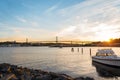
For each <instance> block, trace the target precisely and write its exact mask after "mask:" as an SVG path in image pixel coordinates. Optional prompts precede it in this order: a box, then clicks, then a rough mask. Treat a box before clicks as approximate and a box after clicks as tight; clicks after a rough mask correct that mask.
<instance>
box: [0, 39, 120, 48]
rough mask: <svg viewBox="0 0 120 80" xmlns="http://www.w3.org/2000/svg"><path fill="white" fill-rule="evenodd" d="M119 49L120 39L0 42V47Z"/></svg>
mask: <svg viewBox="0 0 120 80" xmlns="http://www.w3.org/2000/svg"><path fill="white" fill-rule="evenodd" d="M30 46H35V47H37V46H38V47H44V46H48V47H120V38H118V39H110V41H103V42H102V41H94V42H93V41H43V42H42V41H41V42H28V41H26V42H16V41H6V42H0V47H30Z"/></svg>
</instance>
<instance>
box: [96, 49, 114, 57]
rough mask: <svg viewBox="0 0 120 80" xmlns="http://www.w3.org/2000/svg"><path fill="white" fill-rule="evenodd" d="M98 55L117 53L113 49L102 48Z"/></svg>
mask: <svg viewBox="0 0 120 80" xmlns="http://www.w3.org/2000/svg"><path fill="white" fill-rule="evenodd" d="M96 56H115V53H114V51H113V50H112V49H101V50H98V52H97V53H96Z"/></svg>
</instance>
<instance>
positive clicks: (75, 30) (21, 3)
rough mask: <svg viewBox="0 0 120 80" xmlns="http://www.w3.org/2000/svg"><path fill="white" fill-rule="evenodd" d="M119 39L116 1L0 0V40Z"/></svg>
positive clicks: (119, 9) (119, 7) (119, 13)
mask: <svg viewBox="0 0 120 80" xmlns="http://www.w3.org/2000/svg"><path fill="white" fill-rule="evenodd" d="M56 36H58V39H59V40H84V41H105V40H109V39H110V38H120V0H0V41H14V40H16V41H25V40H26V38H28V40H29V41H43V40H55V37H56Z"/></svg>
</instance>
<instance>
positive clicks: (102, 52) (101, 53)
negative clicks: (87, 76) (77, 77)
mask: <svg viewBox="0 0 120 80" xmlns="http://www.w3.org/2000/svg"><path fill="white" fill-rule="evenodd" d="M92 61H95V62H98V63H101V64H105V65H108V66H113V67H118V68H120V57H118V56H117V55H116V54H115V53H114V51H113V50H112V49H99V50H98V51H97V53H96V55H95V56H93V57H92Z"/></svg>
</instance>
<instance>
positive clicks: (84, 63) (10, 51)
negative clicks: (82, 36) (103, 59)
mask: <svg viewBox="0 0 120 80" xmlns="http://www.w3.org/2000/svg"><path fill="white" fill-rule="evenodd" d="M100 48H102V47H91V49H92V55H95V53H96V51H97V49H100ZM105 48H106V47H105ZM111 48H112V47H111ZM77 49H78V48H77V47H75V48H74V52H71V48H70V47H69V48H48V47H1V48H0V62H1V63H3V62H7V63H12V64H17V65H22V66H25V67H29V68H37V69H42V70H48V71H52V72H57V73H65V74H68V75H70V76H72V77H78V76H90V77H94V78H95V79H96V80H115V79H118V80H119V79H120V77H117V76H118V75H117V76H116V75H113V73H114V72H116V71H118V72H119V70H116V71H115V70H114V71H113V72H112V71H110V74H111V73H112V76H109V75H108V74H109V73H106V72H105V70H106V69H109V68H106V67H105V66H102V65H99V64H96V63H94V64H95V65H92V60H91V56H90V52H89V49H90V47H83V54H82V52H81V47H79V52H78V50H77ZM112 49H113V50H114V51H115V53H116V54H117V55H118V56H120V48H119V47H113V48H112ZM100 66H101V67H100ZM104 68H105V70H104ZM101 70H103V71H104V72H102V71H101ZM110 70H113V69H111V68H110ZM99 72H100V73H99ZM101 73H102V75H101ZM106 74H107V76H106ZM116 74H119V73H116Z"/></svg>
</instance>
